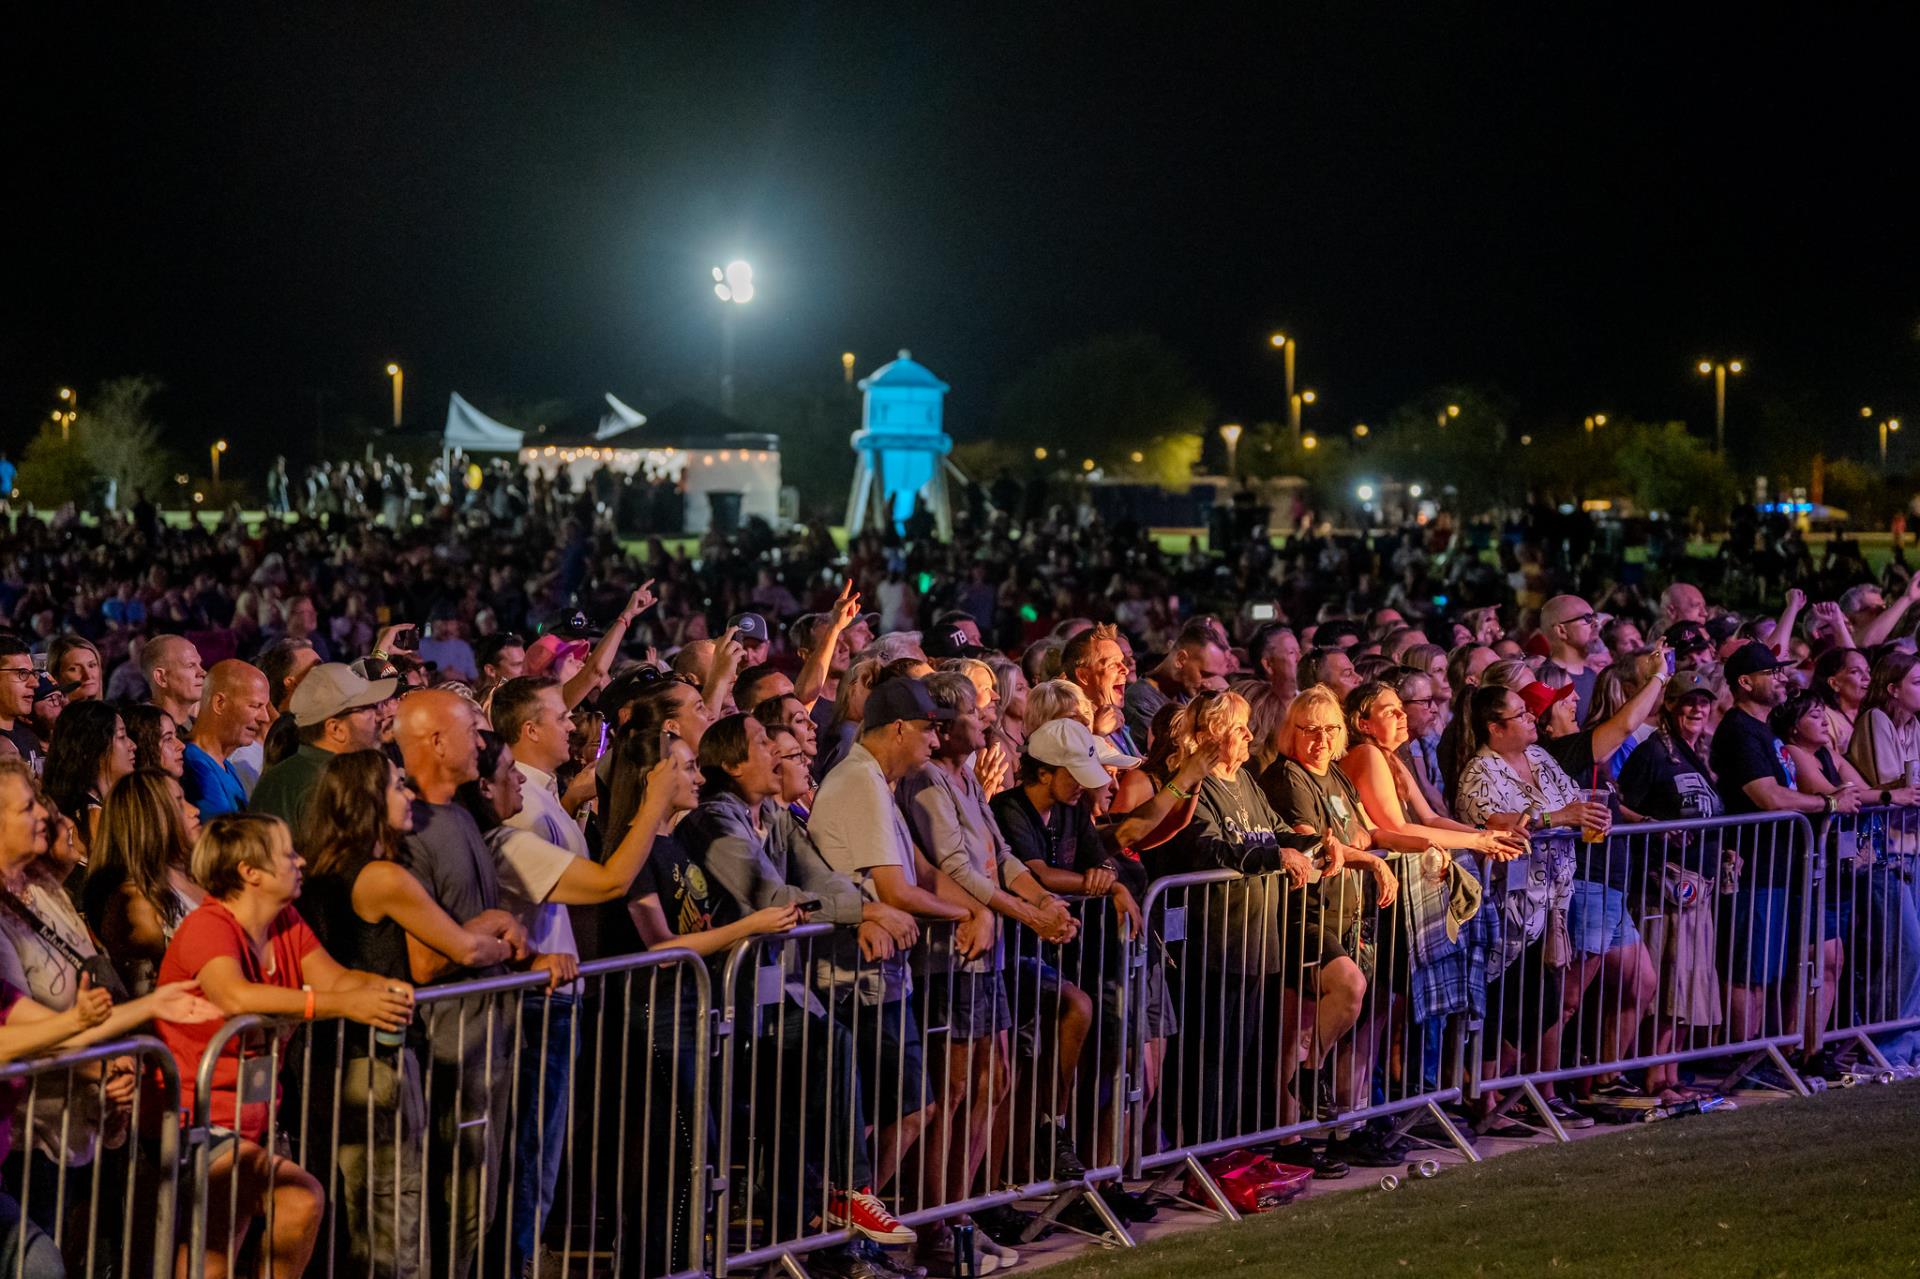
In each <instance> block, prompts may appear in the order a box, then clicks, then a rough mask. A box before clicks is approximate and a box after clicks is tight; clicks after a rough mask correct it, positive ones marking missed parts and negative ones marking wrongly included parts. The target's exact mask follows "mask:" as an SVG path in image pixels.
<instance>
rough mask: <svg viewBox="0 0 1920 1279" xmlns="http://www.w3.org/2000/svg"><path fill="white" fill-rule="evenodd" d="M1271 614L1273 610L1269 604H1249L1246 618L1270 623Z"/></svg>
mask: <svg viewBox="0 0 1920 1279" xmlns="http://www.w3.org/2000/svg"><path fill="white" fill-rule="evenodd" d="M1273 613H1274V608H1273V605H1271V604H1250V605H1248V606H1247V616H1248V617H1250V618H1252V619H1253V620H1254V621H1256V622H1271V621H1272V620H1273Z"/></svg>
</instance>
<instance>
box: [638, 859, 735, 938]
mask: <svg viewBox="0 0 1920 1279" xmlns="http://www.w3.org/2000/svg"><path fill="white" fill-rule="evenodd" d="M649 893H657V894H658V895H659V897H660V913H661V914H663V915H665V916H666V917H667V927H669V928H671V929H672V930H673V933H674V936H676V937H685V936H686V935H687V934H689V933H704V932H707V931H708V930H710V929H711V928H712V927H713V926H714V912H715V911H716V910H718V909H719V908H720V899H721V896H722V894H720V893H719V892H717V891H715V888H714V885H713V883H712V881H710V880H709V879H708V878H707V873H706V871H704V870H702V869H701V868H700V865H699V863H697V862H695V861H694V860H693V859H692V858H691V857H689V856H688V855H687V850H686V848H685V847H684V846H683V845H682V844H681V843H680V841H679V840H677V839H675V838H674V837H673V836H672V835H656V836H655V837H654V840H653V851H652V852H650V853H648V854H647V861H646V864H645V865H644V866H642V867H641V868H640V874H639V876H638V877H636V878H635V879H634V881H633V891H632V893H631V896H632V897H635V898H639V897H645V896H646V895H647V894H649ZM635 940H636V943H637V944H636V946H635V949H637V950H645V949H646V944H645V943H644V942H639V941H638V935H637V934H636V938H635Z"/></svg>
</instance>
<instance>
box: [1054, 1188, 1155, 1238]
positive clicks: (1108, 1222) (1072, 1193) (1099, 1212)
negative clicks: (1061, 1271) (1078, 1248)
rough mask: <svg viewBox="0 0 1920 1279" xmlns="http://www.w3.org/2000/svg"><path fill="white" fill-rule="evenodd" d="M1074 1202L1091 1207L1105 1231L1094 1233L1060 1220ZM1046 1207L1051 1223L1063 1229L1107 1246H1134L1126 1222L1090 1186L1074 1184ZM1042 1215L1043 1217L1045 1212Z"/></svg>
mask: <svg viewBox="0 0 1920 1279" xmlns="http://www.w3.org/2000/svg"><path fill="white" fill-rule="evenodd" d="M1075 1203H1084V1204H1086V1205H1087V1207H1089V1208H1091V1209H1092V1210H1093V1214H1094V1216H1096V1217H1098V1218H1099V1219H1100V1223H1101V1225H1103V1226H1104V1227H1106V1230H1105V1233H1103V1234H1095V1233H1093V1231H1091V1230H1085V1229H1082V1228H1081V1227H1079V1226H1076V1225H1074V1224H1073V1223H1072V1222H1070V1221H1064V1220H1062V1219H1061V1218H1062V1215H1063V1214H1064V1213H1065V1212H1066V1210H1067V1209H1068V1208H1071V1207H1072V1206H1073V1205H1074V1204H1075ZM1047 1209H1048V1213H1049V1214H1051V1219H1052V1221H1053V1224H1054V1225H1056V1226H1059V1227H1060V1228H1061V1229H1063V1230H1071V1231H1073V1232H1074V1233H1075V1234H1077V1235H1084V1236H1086V1237H1087V1238H1088V1239H1092V1240H1095V1241H1097V1242H1099V1243H1102V1244H1106V1245H1109V1246H1118V1247H1121V1248H1132V1247H1135V1246H1136V1245H1135V1243H1134V1239H1133V1235H1132V1234H1130V1233H1128V1231H1127V1227H1126V1223H1124V1222H1122V1221H1121V1220H1120V1218H1119V1217H1118V1216H1117V1215H1116V1214H1115V1213H1114V1211H1113V1209H1112V1208H1110V1207H1108V1206H1107V1201H1106V1200H1105V1199H1103V1198H1102V1197H1101V1195H1100V1192H1099V1191H1098V1190H1095V1189H1094V1188H1093V1187H1092V1186H1075V1187H1073V1188H1071V1189H1069V1190H1068V1191H1067V1192H1066V1193H1064V1194H1062V1195H1061V1196H1060V1197H1059V1198H1058V1199H1057V1200H1055V1201H1054V1203H1052V1204H1049V1205H1048V1206H1047ZM1042 1215H1043V1217H1044V1216H1046V1215H1047V1214H1042Z"/></svg>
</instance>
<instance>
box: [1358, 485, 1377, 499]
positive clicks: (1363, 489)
mask: <svg viewBox="0 0 1920 1279" xmlns="http://www.w3.org/2000/svg"><path fill="white" fill-rule="evenodd" d="M1353 495H1354V496H1355V497H1357V498H1359V499H1360V500H1361V501H1362V502H1371V501H1372V500H1373V485H1371V484H1362V485H1361V486H1360V487H1359V488H1357V489H1355V490H1354V491H1353Z"/></svg>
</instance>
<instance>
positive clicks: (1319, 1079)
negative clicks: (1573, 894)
mask: <svg viewBox="0 0 1920 1279" xmlns="http://www.w3.org/2000/svg"><path fill="white" fill-rule="evenodd" d="M1449 860H1450V859H1447V858H1440V857H1424V858H1423V857H1414V856H1402V855H1397V854H1395V855H1389V856H1388V858H1387V861H1388V865H1389V867H1390V868H1391V869H1392V871H1393V873H1394V875H1395V876H1396V879H1397V887H1398V893H1397V897H1396V900H1395V902H1394V903H1393V904H1392V905H1391V906H1389V907H1386V908H1382V907H1381V906H1380V905H1379V904H1378V885H1377V884H1375V883H1374V881H1373V880H1372V879H1371V878H1370V877H1367V876H1363V875H1362V874H1361V873H1360V872H1357V871H1347V872H1342V873H1341V874H1340V875H1339V876H1338V877H1337V878H1336V879H1333V880H1330V881H1328V882H1327V883H1326V884H1325V885H1324V886H1323V885H1322V884H1320V883H1313V884H1310V885H1308V886H1307V888H1306V889H1304V890H1297V889H1294V888H1293V887H1292V884H1291V881H1290V880H1289V879H1288V878H1287V876H1286V875H1285V874H1284V873H1282V872H1271V873H1267V874H1262V875H1255V876H1250V877H1244V878H1243V877H1242V876H1241V875H1239V874H1237V873H1236V872H1233V871H1229V870H1207V871H1195V872H1190V873H1185V874H1177V875H1170V876H1166V877H1163V878H1161V879H1159V880H1157V881H1155V882H1154V884H1153V886H1152V888H1151V889H1150V890H1149V892H1148V894H1147V901H1146V903H1145V914H1146V921H1147V927H1146V932H1145V936H1144V937H1143V939H1142V940H1141V943H1140V944H1139V945H1138V946H1137V947H1136V948H1135V959H1134V963H1135V966H1136V969H1137V977H1136V980H1135V983H1134V990H1135V997H1136V999H1137V1000H1138V1001H1139V1002H1140V1004H1141V1011H1140V1013H1139V1015H1137V1016H1136V1017H1135V1019H1134V1034H1133V1039H1132V1045H1131V1052H1130V1057H1131V1060H1132V1062H1133V1067H1132V1071H1131V1076H1132V1079H1133V1080H1134V1084H1135V1091H1134V1092H1133V1094H1132V1096H1131V1102H1132V1104H1131V1106H1130V1108H1129V1114H1130V1118H1131V1125H1130V1138H1129V1152H1128V1164H1127V1166H1128V1172H1129V1175H1130V1176H1132V1177H1134V1178H1142V1177H1147V1176H1150V1175H1155V1176H1156V1177H1157V1180H1156V1188H1158V1187H1160V1186H1164V1185H1166V1184H1167V1183H1170V1182H1172V1181H1175V1180H1177V1179H1178V1178H1180V1177H1181V1176H1183V1175H1184V1176H1185V1177H1186V1179H1187V1182H1188V1185H1189V1186H1190V1187H1192V1188H1193V1193H1195V1194H1197V1195H1198V1196H1199V1198H1198V1199H1197V1200H1195V1202H1196V1203H1198V1204H1199V1205H1200V1206H1203V1207H1210V1208H1212V1209H1213V1210H1214V1211H1216V1212H1218V1213H1220V1214H1221V1215H1223V1216H1227V1217H1233V1216H1236V1215H1237V1214H1236V1212H1235V1210H1234V1208H1233V1206H1232V1205H1231V1204H1230V1203H1229V1201H1228V1199H1227V1197H1226V1196H1225V1194H1224V1193H1223V1192H1222V1190H1221V1188H1220V1186H1219V1185H1218V1183H1217V1181H1216V1180H1215V1178H1214V1176H1213V1175H1212V1172H1211V1171H1210V1169H1209V1167H1208V1161H1209V1160H1210V1158H1211V1157H1212V1156H1215V1155H1222V1154H1226V1153H1227V1152H1230V1151H1234V1150H1237V1149H1241V1148H1245V1147H1249V1146H1254V1145H1266V1144H1268V1143H1272V1142H1277V1141H1284V1140H1287V1139H1290V1138H1294V1137H1298V1136H1303V1135H1305V1134H1308V1133H1314V1132H1320V1131H1325V1130H1328V1129H1348V1128H1353V1129H1357V1128H1358V1127H1359V1126H1361V1125H1365V1124H1368V1123H1369V1122H1370V1121H1376V1120H1384V1121H1390V1122H1389V1123H1388V1124H1387V1125H1386V1127H1387V1129H1388V1131H1387V1132H1385V1133H1382V1134H1381V1135H1382V1136H1383V1137H1386V1138H1397V1137H1400V1136H1402V1135H1405V1134H1406V1133H1407V1130H1408V1129H1409V1128H1410V1127H1411V1126H1412V1125H1413V1124H1414V1123H1415V1122H1416V1121H1417V1120H1419V1119H1421V1118H1426V1119H1428V1120H1429V1121H1430V1123H1431V1130H1430V1133H1428V1134H1426V1135H1424V1136H1421V1137H1420V1138H1419V1139H1421V1140H1425V1141H1427V1142H1428V1143H1429V1144H1432V1145H1440V1144H1450V1145H1452V1146H1453V1147H1454V1148H1456V1149H1457V1150H1459V1151H1460V1153H1461V1154H1462V1155H1463V1156H1465V1157H1466V1158H1467V1159H1469V1160H1477V1159H1478V1156H1477V1155H1476V1154H1475V1152H1474V1150H1473V1147H1472V1145H1471V1144H1470V1143H1469V1142H1468V1141H1467V1140H1466V1139H1465V1138H1464V1137H1462V1136H1461V1134H1460V1133H1459V1131H1458V1130H1457V1129H1456V1128H1455V1127H1454V1124H1453V1122H1452V1120H1451V1118H1450V1117H1449V1116H1448V1114H1447V1113H1446V1112H1445V1111H1444V1110H1443V1109H1442V1105H1443V1103H1446V1102H1452V1101H1458V1100H1459V1098H1460V1096H1461V1087H1462V1084H1461V1078H1460V1075H1461V1071H1460V1066H1459V1057H1460V1035H1459V1026H1460V1024H1461V1019H1462V1015H1463V1014H1464V1013H1465V1012H1467V1011H1468V1008H1469V1004H1468V1002H1467V1000H1468V997H1469V994H1470V989H1469V988H1470V985H1471V981H1470V971H1471V962H1472V953H1473V949H1474V947H1473V942H1472V939H1471V936H1470V935H1466V936H1462V935H1455V936H1451V937H1450V936H1449V932H1450V931H1457V930H1449V929H1448V927H1447V925H1446V924H1445V922H1444V921H1435V922H1434V927H1436V928H1438V929H1439V937H1441V938H1445V939H1446V940H1444V941H1436V940H1434V938H1433V935H1432V934H1431V933H1429V934H1427V935H1425V936H1422V937H1420V938H1418V939H1416V927H1415V923H1416V918H1417V917H1424V918H1428V919H1429V920H1430V921H1431V920H1432V919H1433V917H1432V916H1431V911H1433V910H1434V909H1436V908H1437V909H1440V910H1441V911H1442V912H1444V909H1445V907H1444V904H1438V905H1437V903H1440V902H1442V901H1443V899H1444V898H1445V897H1446V896H1447V892H1446V887H1445V885H1446V883H1447V882H1449V881H1448V877H1449V876H1450V875H1452V874H1454V872H1451V871H1449V870H1448V868H1447V866H1448V862H1449ZM1308 893H1313V894H1317V895H1319V900H1318V901H1317V903H1316V905H1315V908H1314V909H1312V910H1309V909H1308V905H1307V894H1308ZM1416 893H1417V894H1419V896H1420V900H1419V901H1417V902H1416V901H1415V896H1416ZM1421 912H1427V914H1426V915H1424V916H1422V915H1421ZM1467 923H1468V925H1471V920H1468V921H1467ZM1330 945H1331V946H1332V947H1337V949H1331V948H1329V946H1330ZM1416 949H1418V950H1419V951H1420V952H1421V953H1422V954H1423V955H1431V956H1432V957H1433V960H1434V962H1433V972H1436V973H1437V972H1438V970H1439V968H1440V967H1441V966H1442V964H1444V965H1446V966H1447V967H1448V969H1449V970H1450V971H1451V970H1454V969H1457V970H1458V978H1459V979H1458V980H1457V981H1454V982H1449V983H1445V984H1444V985H1438V984H1431V983H1426V979H1427V977H1428V976H1430V975H1432V974H1431V973H1429V974H1423V975H1422V982H1423V983H1426V984H1421V985H1416V984H1415V982H1414V970H1415V964H1414V955H1415V953H1416ZM1343 961H1344V962H1343ZM1156 1004H1157V1005H1158V1008H1157V1010H1156V1009H1155V1007H1154V1006H1155V1005H1156ZM1281 1158H1282V1159H1284V1155H1282V1156H1281Z"/></svg>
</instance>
